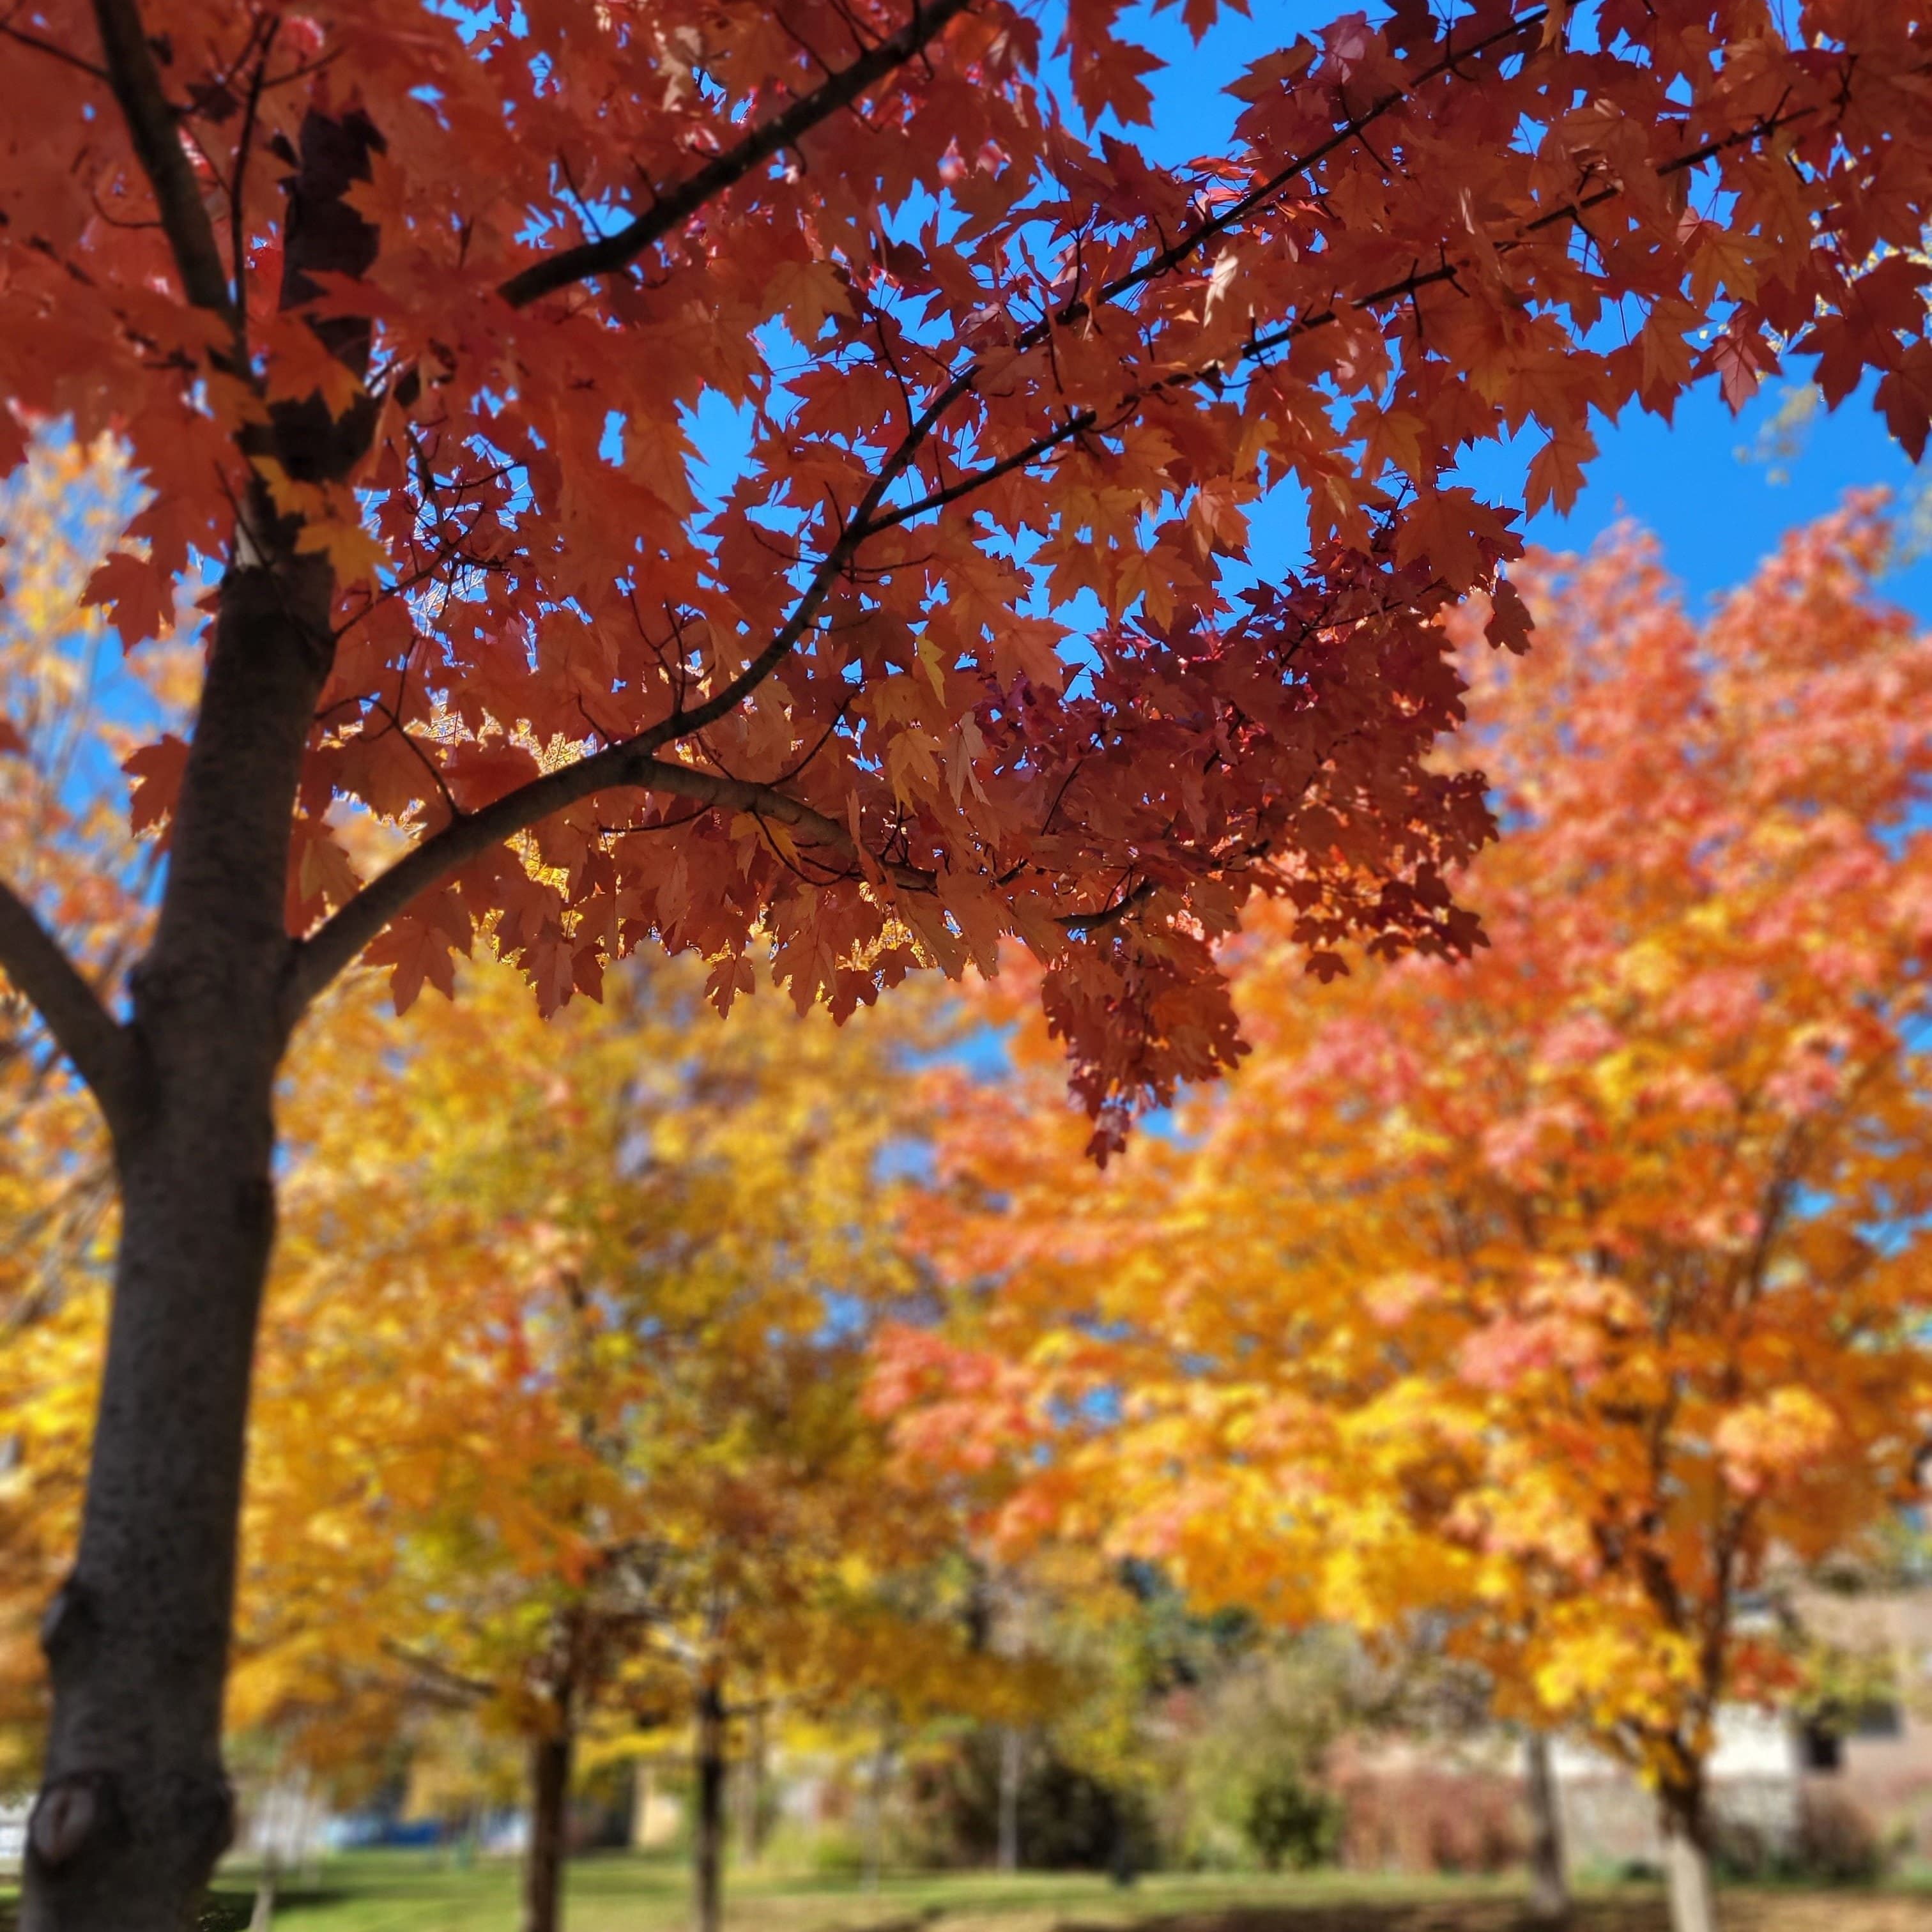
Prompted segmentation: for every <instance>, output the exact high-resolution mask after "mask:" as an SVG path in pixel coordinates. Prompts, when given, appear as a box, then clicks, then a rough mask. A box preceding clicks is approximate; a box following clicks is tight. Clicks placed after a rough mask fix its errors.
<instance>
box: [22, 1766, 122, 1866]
mask: <svg viewBox="0 0 1932 1932" xmlns="http://www.w3.org/2000/svg"><path fill="white" fill-rule="evenodd" d="M113 1801H114V1781H113V1778H111V1777H110V1776H109V1775H108V1774H107V1772H104V1771H81V1772H69V1773H68V1775H67V1776H66V1777H65V1778H56V1779H55V1780H54V1781H53V1782H52V1784H48V1785H46V1786H44V1787H42V1790H41V1792H40V1796H39V1797H38V1798H37V1799H35V1800H34V1815H33V1817H32V1818H31V1820H29V1821H28V1825H27V1842H28V1846H30V1847H31V1852H32V1855H33V1856H34V1858H37V1860H38V1861H40V1864H43V1865H44V1866H46V1867H49V1868H50V1869H53V1870H58V1868H59V1867H61V1866H62V1865H64V1864H67V1863H68V1861H70V1860H71V1858H74V1855H76V1854H77V1852H79V1851H80V1849H81V1848H82V1847H83V1846H84V1845H86V1843H87V1841H88V1840H89V1838H92V1837H93V1836H94V1835H95V1826H97V1825H101V1824H104V1823H110V1822H111V1821H112V1820H113V1817H114V1814H115V1811H116V1810H117V1808H116V1807H115V1804H114V1802H113ZM103 1835H105V1833H104V1834H103Z"/></svg>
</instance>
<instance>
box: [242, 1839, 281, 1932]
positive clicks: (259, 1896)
mask: <svg viewBox="0 0 1932 1932" xmlns="http://www.w3.org/2000/svg"><path fill="white" fill-rule="evenodd" d="M274 1924H275V1847H274V1846H270V1847H269V1849H268V1851H267V1852H266V1853H265V1854H264V1855H263V1859H262V1875H261V1876H260V1878H258V1879H257V1880H256V1881H255V1909H254V1911H252V1912H250V1913H249V1915H248V1932H269V1928H270V1927H272V1926H273V1925H274Z"/></svg>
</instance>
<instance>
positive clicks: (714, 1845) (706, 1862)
mask: <svg viewBox="0 0 1932 1932" xmlns="http://www.w3.org/2000/svg"><path fill="white" fill-rule="evenodd" d="M728 1769H729V1766H728V1764H727V1760H726V1756H725V1712H724V1683H723V1681H722V1679H721V1678H720V1677H719V1676H718V1674H717V1673H716V1672H715V1671H711V1672H707V1673H706V1676H705V1679H704V1682H703V1685H701V1686H700V1688H699V1691H698V1694H697V1819H696V1820H695V1821H694V1830H693V1832H692V1835H691V1836H692V1852H693V1855H694V1861H695V1864H696V1873H695V1876H696V1880H697V1932H718V1927H719V1925H720V1924H721V1923H722V1922H723V1918H724V1780H725V1776H726V1774H727V1771H728Z"/></svg>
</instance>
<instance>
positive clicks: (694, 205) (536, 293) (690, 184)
mask: <svg viewBox="0 0 1932 1932" xmlns="http://www.w3.org/2000/svg"><path fill="white" fill-rule="evenodd" d="M100 4H101V5H104V6H105V5H109V4H111V0H100ZM971 4H972V0H913V10H912V14H911V17H910V19H909V20H907V22H906V23H905V25H904V26H903V27H901V28H900V29H899V30H898V32H897V33H895V34H892V35H890V36H889V37H887V38H886V39H885V40H880V42H879V43H877V45H876V46H873V47H871V48H868V49H867V50H866V52H864V53H862V54H861V55H859V58H857V59H856V60H855V61H854V62H853V63H852V65H850V67H848V68H841V69H840V71H838V73H836V74H833V75H832V77H831V78H830V79H829V80H827V81H826V83H824V85H823V86H821V87H818V88H815V89H813V91H812V92H811V93H809V94H807V95H802V96H801V97H800V98H799V99H798V100H796V101H793V103H792V104H791V105H790V107H787V109H786V110H784V113H782V114H778V115H773V117H772V118H771V119H770V120H769V121H764V122H763V123H761V124H760V125H759V126H758V127H754V128H753V129H752V130H751V133H748V134H747V135H746V136H745V138H744V139H742V141H740V142H738V143H737V144H736V146H734V147H730V148H726V149H725V150H724V152H723V153H722V154H719V155H718V156H717V157H715V159H713V160H710V161H708V162H706V164H705V165H704V166H703V167H701V168H700V169H698V171H697V173H695V174H694V175H691V177H690V178H689V179H688V180H686V181H680V182H679V184H677V185H676V187H672V188H667V189H665V190H664V191H662V192H661V193H654V198H653V199H652V202H651V205H650V206H649V208H647V209H646V210H645V211H644V212H643V214H640V215H639V216H637V218H636V219H635V220H633V221H631V222H629V223H626V224H625V226H623V227H622V228H620V229H618V230H617V232H616V233H615V234H614V235H608V236H603V237H602V238H601V239H598V240H597V241H595V242H580V243H579V244H578V245H577V247H575V248H565V249H564V250H562V251H560V252H559V253H558V254H554V255H551V256H548V257H545V259H544V260H542V261H540V262H532V263H531V264H530V266H529V267H528V268H527V269H520V270H519V271H518V272H517V273H516V274H515V275H512V276H511V278H509V280H508V281H506V282H505V283H504V284H502V287H501V289H500V290H499V293H500V294H501V295H502V297H503V299H504V300H505V301H506V302H508V303H510V304H511V306H512V307H513V308H526V307H527V306H528V305H529V304H530V303H532V302H538V301H541V299H542V298H543V297H544V296H547V295H554V294H555V293H556V291H557V290H559V289H564V288H568V287H569V286H570V285H571V283H573V282H580V281H585V280H586V279H587V278H589V277H590V276H592V275H610V274H611V273H613V272H615V271H616V270H617V269H624V268H628V266H630V264H631V263H632V262H634V261H635V260H637V257H639V256H640V255H641V254H643V252H644V251H645V250H646V248H649V247H650V245H652V242H658V241H661V240H662V239H663V238H664V236H667V235H668V234H670V233H671V232H672V231H673V229H676V228H678V227H680V226H682V224H683V223H685V222H686V221H688V220H690V219H691V217H692V216H693V215H694V214H696V213H697V211H698V210H699V209H700V208H702V207H703V205H705V203H706V202H708V201H709V200H711V199H712V198H713V197H714V196H717V195H720V194H721V193H724V190H725V189H727V187H730V186H731V185H732V184H733V183H734V182H736V181H742V180H743V179H744V178H745V175H748V174H749V173H751V171H752V170H753V169H754V168H758V167H761V166H763V164H764V163H766V161H768V160H771V158H772V157H773V156H774V155H775V154H778V152H779V151H781V149H783V148H793V147H796V145H798V143H799V140H800V139H802V137H803V136H805V134H807V133H809V132H810V131H811V129H813V128H814V127H817V125H818V124H819V123H820V121H824V120H826V119H827V118H829V117H830V116H831V115H834V114H835V113H838V111H839V110H840V109H841V108H843V107H850V105H851V104H852V103H853V101H856V99H857V98H859V95H862V93H864V92H865V89H867V88H868V87H869V86H871V84H872V83H873V82H874V81H876V80H883V79H884V78H885V77H886V75H888V74H891V73H892V71H894V70H895V68H899V67H901V66H903V65H904V63H905V62H907V61H908V60H909V59H910V58H911V57H912V56H913V55H914V54H916V53H917V52H919V49H920V48H921V47H922V46H925V45H926V43H927V42H928V41H929V40H932V39H933V38H934V37H935V36H936V35H938V34H940V33H941V32H943V31H944V30H945V28H946V27H947V26H948V25H949V24H950V23H951V22H952V21H953V19H954V18H955V17H956V16H957V15H959V14H961V13H964V12H965V10H966V9H967V7H968V6H970V5H971Z"/></svg>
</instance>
